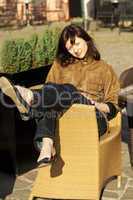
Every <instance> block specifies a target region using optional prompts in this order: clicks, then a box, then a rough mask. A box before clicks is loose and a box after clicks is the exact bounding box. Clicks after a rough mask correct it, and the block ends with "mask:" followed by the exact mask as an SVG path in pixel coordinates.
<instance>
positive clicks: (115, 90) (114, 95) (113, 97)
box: [104, 65, 120, 108]
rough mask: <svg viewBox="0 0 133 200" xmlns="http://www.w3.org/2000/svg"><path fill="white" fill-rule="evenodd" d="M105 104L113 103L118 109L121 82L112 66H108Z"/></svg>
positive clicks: (105, 80) (105, 83) (105, 81)
mask: <svg viewBox="0 0 133 200" xmlns="http://www.w3.org/2000/svg"><path fill="white" fill-rule="evenodd" d="M104 77H105V78H104V102H105V103H108V102H110V103H112V104H113V105H114V106H115V107H116V108H118V94H119V91H120V83H119V80H118V78H117V76H116V74H115V72H114V71H113V69H112V67H111V66H110V65H107V69H106V74H105V76H104Z"/></svg>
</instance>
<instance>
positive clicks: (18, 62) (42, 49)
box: [1, 26, 62, 73]
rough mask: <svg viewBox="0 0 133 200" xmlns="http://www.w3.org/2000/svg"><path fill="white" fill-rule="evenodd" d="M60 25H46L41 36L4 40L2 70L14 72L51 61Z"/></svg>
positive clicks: (34, 35)
mask: <svg viewBox="0 0 133 200" xmlns="http://www.w3.org/2000/svg"><path fill="white" fill-rule="evenodd" d="M61 29H62V26H60V27H59V26H57V27H56V26H55V27H54V26H51V27H46V28H45V30H44V33H43V35H42V36H38V35H37V34H33V35H32V36H31V37H30V39H14V40H6V41H5V42H4V45H3V47H2V50H1V65H2V66H1V67H2V69H3V71H4V72H9V73H15V72H21V71H25V70H28V69H31V68H35V67H39V66H43V65H46V64H50V63H52V61H53V59H54V57H55V53H56V48H57V42H58V38H59V34H60V31H61Z"/></svg>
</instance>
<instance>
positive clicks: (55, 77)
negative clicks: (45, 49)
mask: <svg viewBox="0 0 133 200" xmlns="http://www.w3.org/2000/svg"><path fill="white" fill-rule="evenodd" d="M59 80H60V66H59V64H58V63H57V61H54V63H53V65H52V66H51V69H50V71H49V73H48V75H47V78H46V81H45V82H46V83H47V82H52V83H59Z"/></svg>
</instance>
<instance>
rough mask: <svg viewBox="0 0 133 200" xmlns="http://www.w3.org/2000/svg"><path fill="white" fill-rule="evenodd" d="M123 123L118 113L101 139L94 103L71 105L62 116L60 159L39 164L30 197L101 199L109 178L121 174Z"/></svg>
mask: <svg viewBox="0 0 133 200" xmlns="http://www.w3.org/2000/svg"><path fill="white" fill-rule="evenodd" d="M88 119H89V120H88ZM120 126H121V116H120V113H118V114H117V116H116V117H115V118H114V119H113V120H111V121H110V124H109V131H108V132H107V133H106V134H105V135H104V136H102V137H101V138H100V141H99V138H98V130H97V122H96V115H95V108H94V106H88V105H81V104H74V105H73V106H71V108H70V109H69V110H68V111H66V112H65V113H64V115H63V116H62V117H61V118H60V120H59V126H58V130H59V131H58V132H59V134H57V140H58V141H57V142H56V143H57V146H56V150H57V159H56V160H55V161H54V162H53V163H52V165H49V166H45V167H39V168H38V174H37V177H36V180H35V183H34V186H33V189H32V192H31V195H30V197H29V200H33V199H34V198H35V197H36V198H39V199H40V198H42V199H43V198H44V199H45V198H46V199H47V198H48V199H95V200H98V199H99V198H100V196H101V193H102V189H103V188H104V186H105V185H106V183H107V181H108V180H109V179H110V178H111V177H113V176H116V177H119V178H120V176H121V137H120ZM119 178H118V180H119V181H118V186H119V187H120V179H119Z"/></svg>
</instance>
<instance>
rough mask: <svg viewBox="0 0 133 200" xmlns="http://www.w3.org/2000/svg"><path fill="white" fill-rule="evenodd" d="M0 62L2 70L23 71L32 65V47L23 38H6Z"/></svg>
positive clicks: (10, 71)
mask: <svg viewBox="0 0 133 200" xmlns="http://www.w3.org/2000/svg"><path fill="white" fill-rule="evenodd" d="M1 64H2V67H3V70H4V72H9V73H14V72H20V71H25V70H28V69H30V68H31V66H32V47H31V44H30V43H29V42H28V41H25V40H24V39H18V40H7V41H5V43H4V46H3V49H2V57H1Z"/></svg>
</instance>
